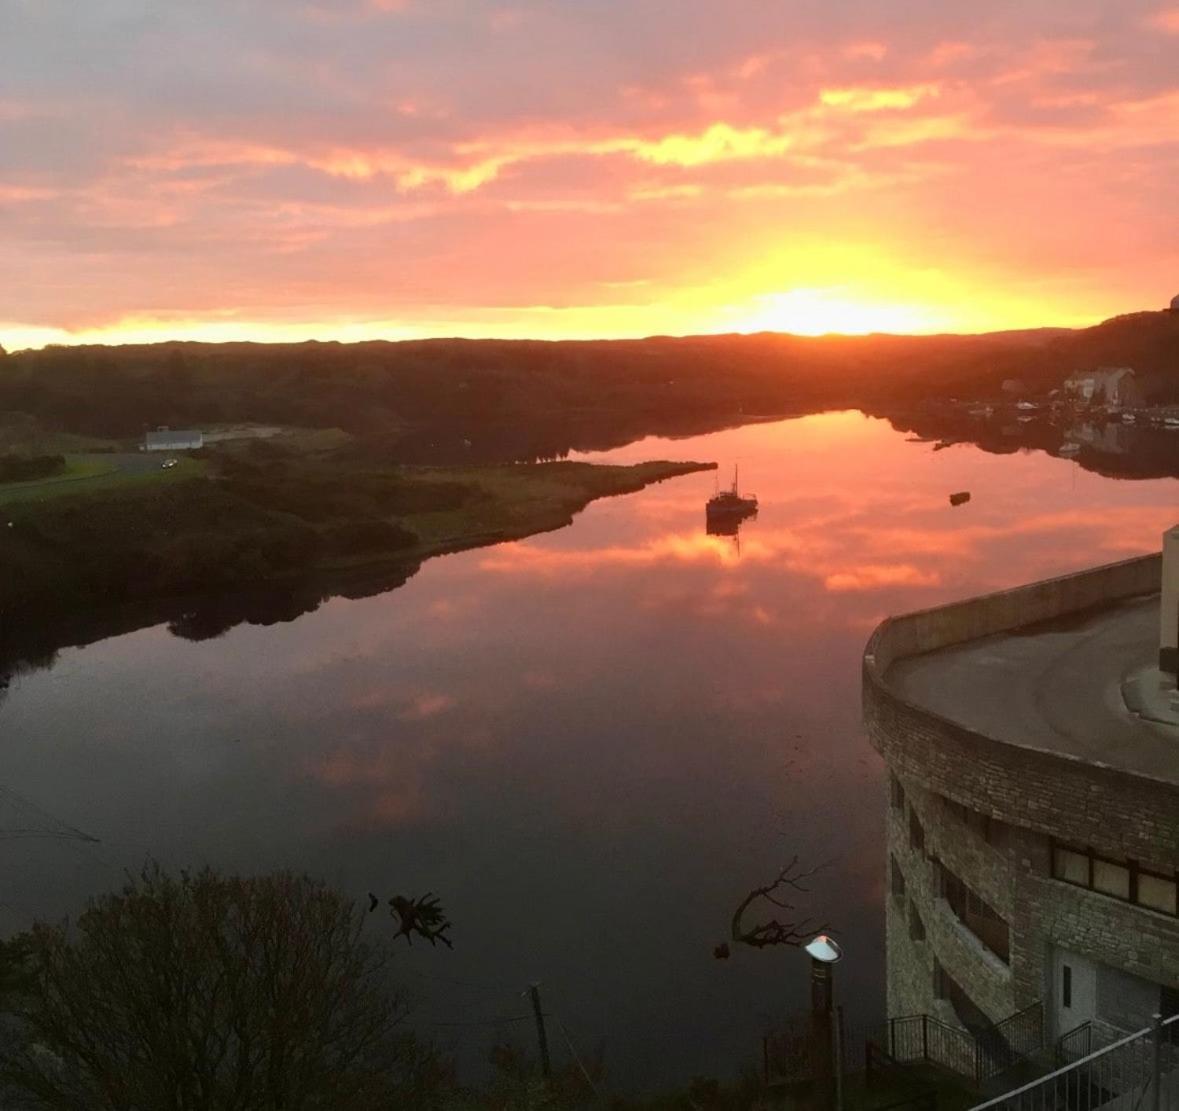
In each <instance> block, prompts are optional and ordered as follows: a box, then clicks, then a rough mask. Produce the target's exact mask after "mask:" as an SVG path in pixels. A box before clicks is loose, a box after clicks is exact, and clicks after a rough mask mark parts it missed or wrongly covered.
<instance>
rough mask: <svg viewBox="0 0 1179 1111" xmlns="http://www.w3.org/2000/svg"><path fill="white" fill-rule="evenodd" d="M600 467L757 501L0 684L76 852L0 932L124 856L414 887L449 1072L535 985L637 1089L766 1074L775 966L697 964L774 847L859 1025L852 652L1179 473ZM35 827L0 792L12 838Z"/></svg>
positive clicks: (824, 451)
mask: <svg viewBox="0 0 1179 1111" xmlns="http://www.w3.org/2000/svg"><path fill="white" fill-rule="evenodd" d="M588 458H608V459H611V460H620V461H627V462H630V461H638V460H642V459H651V458H673V459H707V460H717V461H719V462H721V464H722V467H723V468H724V473H723V476H722V479H723V480H724V481H727V480H728V478H729V468H731V466H732V465H733V463H734V462H739V463H740V466H741V474H742V486H743V488H748V489H749V490H751V491H753V492H755V493H757V494H758V496H759V497H760V499H761V506H762V508H761V512H760V515H759V517H758V518H757V520H755V521H750V522H747V523H746V524H745V526H744V527H743V528H742V530H741V534H740V549H739V551H738V548H737V545H736V542H735V541H734V540H733V539H731V538H728V537H714V536H708V535H706V534H705V531H704V513H703V505H704V502H705V500H706V499H707V497H708V496H709V495H710V494H711V493H712V490H713V484H714V481H715V480H714V476H713V475H712V474H707V473H706V474H699V475H691V476H687V477H685V478H680V479H676V480H673V481H670V482H667V483H664V484H661V485H659V486H655V487H651V488H649V489H647V490H646V491H644V492H642V493H640V494H637V495H632V496H628V497H624V498H614V499H608V500H605V501H601V502H598V503H595V504H594V505H592V506H591V507H589V509H587V511H586V512H585V513H583V514H582V515H581V516H580V517H578V518H577V520H576V522H575V524H574V525H573V527H572V528H568V529H565V530H562V531H560V532H556V533H550V534H547V535H544V536H538V537H534V538H532V539H530V540H527V541H524V542H520V543H515V544H508V545H502V546H499V547H495V548H488V549H483V550H479V551H473V552H466V553H462V554H459V555H455V556H449V557H446V558H444V559H438V560H432V561H430V562H429V563H427V564H426V566H425V567H424V568H423V570H422V571H421V572H420V573H419V574H418V575H416V576H415V577H414V578H412V579H411V580H410V581H409V582H408V583H407V584H406V585H405V586H404V587H402V588H400V589H397V590H394V591H391V592H389V593H387V594H384V595H380V596H377V597H373V598H367V599H361V600H356V601H349V600H344V599H337V600H334V601H332V602H329V603H327V604H325V605H324V606H322V607H321V608H320V609H319V610H318V611H317V612H315V613H313V614H309V615H307V616H304V617H302V618H300V619H298V620H296V621H293V622H289V623H286V624H278V625H272V626H269V627H257V626H248V625H243V626H238V627H236V628H234V629H232V630H231V631H230V632H228V633H227V634H225V635H224V636H222V637H220V638H219V639H216V640H210V641H204V642H197V643H194V642H190V641H185V640H181V639H179V638H177V637H174V636H172V635H170V634H169V633H168V631H167V629H166V628H165V627H163V626H160V627H156V628H148V629H143V630H140V631H138V632H135V633H132V634H129V635H123V636H118V637H114V638H112V639H108V640H105V641H102V642H100V643H97V644H94V645H91V646H89V647H86V648H82V649H70V650H65V651H63V652H61V653H60V654H59V656H58V657H57V659H56V662H55V663H54V664H53V666H51V667H49V668H46V669H42V670H37V671H33V672H32V673H30V674H27V675H24V676H22V677H20V678H18V679H16V680H15V681H14V682H13V684H12V687H11V689H10V690H9V692H8V695H7V698H6V699H4V700H3V701H0V785H3V786H4V787H7V788H8V789H10V790H12V791H15V792H18V793H19V795H20V796H21V797H22V798H24V799H27V800H29V801H30V802H32V803H34V804H35V805H36V806H38V807H40V808H42V809H43V810H44V811H47V812H49V813H51V814H52V815H53V816H54V817H55V818H56V819H58V820H60V821H62V822H66V823H68V824H69V825H72V826H75V827H78V828H80V829H82V830H85V831H86V832H88V833H90V834H92V835H94V836H96V837H98V838H100V839H101V843H100V844H98V845H95V846H88V845H86V844H84V843H82V842H79V841H72V840H52V839H47V838H0V927H2V928H4V929H8V930H11V929H15V928H19V927H22V926H24V925H27V924H28V921H29V919H30V917H31V915H33V914H39V915H49V916H59V915H64V914H67V913H76V912H77V910H78V909H79V908H80V907H81V905H82V903H83V901H84V899H85V896H86V895H87V894H89V893H92V892H96V891H101V890H105V889H108V888H110V887H112V886H114V885H116V884H117V883H118V882H119V880H120V878H121V875H122V869H123V868H125V867H128V866H130V867H134V866H136V865H137V864H139V863H141V862H142V861H143V860H144V858H145V857H146V856H147V855H149V854H150V855H152V856H154V857H155V858H157V859H159V860H161V861H163V862H164V863H165V864H168V865H171V866H181V865H196V864H202V863H206V862H208V863H211V864H213V865H215V866H217V867H220V868H230V869H242V870H251V871H253V870H261V869H269V868H279V867H287V868H295V869H299V870H305V871H308V872H311V873H313V874H315V875H318V876H323V877H326V878H327V879H329V880H330V881H332V882H333V883H335V884H337V885H338V886H339V887H340V888H342V889H343V890H345V891H347V892H349V893H352V894H355V895H356V896H357V897H358V898H363V897H364V895H365V893H366V892H367V891H369V890H372V891H375V892H377V893H378V894H380V895H381V896H382V898H387V897H388V896H389V895H392V894H394V893H404V894H421V893H423V892H425V891H426V890H432V891H435V892H437V893H438V894H440V896H441V898H442V901H443V906H444V907H445V909H446V911H447V912H448V914H449V915H450V917H451V918H452V920H453V921H454V923H455V925H454V934H453V936H454V939H455V949H454V951H453V952H449V951H446V950H443V949H438V950H431V949H430V948H429V947H423V946H421V945H420V944H419V945H417V946H415V947H414V948H413V949H412V950H410V949H405V950H403V954H402V955H403V966H404V970H405V978H406V982H407V983H408V984H409V985H411V986H412V987H413V989H414V990H415V992H416V994H417V995H418V997H419V1000H420V1004H419V1008H418V1011H417V1013H416V1016H415V1021H416V1022H418V1023H419V1024H420V1025H421V1026H422V1028H423V1029H424V1030H426V1031H428V1032H430V1033H432V1034H433V1035H434V1036H436V1037H437V1038H438V1039H439V1040H440V1041H441V1042H442V1043H443V1044H445V1045H447V1046H450V1047H451V1048H452V1049H453V1050H454V1052H455V1053H456V1055H457V1056H458V1059H459V1060H460V1062H461V1063H462V1064H463V1065H464V1067H467V1068H473V1067H475V1066H476V1064H477V1063H478V1062H479V1061H480V1060H481V1059H482V1058H483V1056H484V1055H485V1052H486V1050H487V1048H488V1046H489V1045H490V1044H492V1042H493V1041H495V1040H497V1039H503V1038H512V1039H515V1040H516V1041H518V1042H519V1043H520V1044H522V1045H529V1044H531V1040H532V1036H533V1031H532V1027H531V1026H530V1024H529V1021H528V1020H527V1017H526V1016H527V1013H528V1005H527V1001H526V1000H525V999H522V998H521V992H522V991H524V990H525V989H526V987H527V985H528V983H529V982H530V981H533V980H539V981H540V982H541V984H542V987H541V993H542V996H543V998H544V1002H545V1006H546V1009H548V1010H549V1011H550V1012H551V1013H552V1014H553V1015H555V1016H556V1018H557V1019H559V1020H560V1022H561V1023H562V1024H563V1025H564V1027H565V1028H566V1029H567V1031H568V1034H569V1037H570V1039H571V1040H572V1043H573V1044H574V1045H575V1046H576V1047H577V1050H578V1052H579V1053H580V1054H581V1055H582V1056H583V1057H584V1056H589V1055H591V1054H592V1053H594V1052H595V1050H596V1049H597V1048H599V1047H600V1048H602V1049H603V1051H604V1055H605V1062H606V1068H607V1074H608V1077H609V1080H610V1083H611V1084H612V1085H613V1086H616V1087H632V1088H634V1087H650V1086H654V1085H659V1084H661V1083H664V1082H669V1081H674V1080H676V1079H680V1078H686V1077H688V1076H690V1075H693V1074H706V1075H708V1074H711V1075H722V1076H724V1075H731V1074H732V1073H734V1072H735V1071H736V1070H737V1069H738V1068H740V1067H741V1066H742V1065H745V1064H752V1063H756V1061H757V1058H758V1053H759V1045H760V1036H761V1033H762V1031H763V1028H764V1026H765V1024H766V1022H767V1021H769V1020H770V1019H771V1018H772V1017H773V1016H779V1015H784V1014H786V1013H792V1012H796V1011H798V1010H800V1009H802V1008H804V1007H805V1006H806V1000H807V997H806V960H805V957H804V956H803V955H802V954H801V953H800V952H799V951H797V950H792V949H778V950H766V951H760V952H754V951H751V950H744V951H738V952H736V953H735V954H734V956H733V958H732V959H730V960H728V961H717V960H715V959H714V958H713V956H712V949H713V946H714V945H715V944H716V943H717V942H719V941H721V940H723V939H724V938H725V937H726V936H727V934H728V930H729V918H730V916H731V914H732V911H733V909H734V908H735V906H736V904H737V902H738V901H739V900H740V898H741V897H742V895H743V894H744V893H745V892H746V891H748V890H749V889H750V888H752V887H754V886H757V885H760V884H762V883H765V882H768V880H769V879H770V878H772V876H773V875H774V874H775V873H776V872H777V870H778V868H779V867H781V866H782V864H784V863H785V862H786V861H787V860H789V859H790V858H792V857H794V856H796V855H797V857H798V858H799V861H800V862H801V864H802V866H804V867H807V868H812V867H818V868H819V870H818V871H817V872H816V874H815V875H814V877H813V878H812V879H811V880H810V881H809V882H808V884H807V886H808V887H809V889H810V890H809V892H807V893H801V892H800V893H798V894H797V903H798V911H797V914H796V916H797V917H802V916H804V915H807V914H809V915H811V916H812V917H813V918H814V919H815V921H816V922H817V923H819V924H822V925H825V926H827V927H829V929H830V930H831V931H832V932H835V933H837V935H838V936H839V938H840V940H841V941H842V943H843V945H844V949H845V953H846V959H845V960H844V962H843V963H842V964H841V965H840V966H839V968H838V975H837V988H836V991H837V996H838V997H839V998H840V999H841V1000H842V1001H843V1002H844V1003H845V1005H846V1006H847V1007H848V1009H849V1010H850V1011H851V1012H852V1013H853V1015H854V1016H856V1017H859V1018H862V1019H867V1018H869V1017H874V1016H875V1015H877V1014H879V1013H882V1010H883V988H882V985H883V978H884V977H883V956H884V953H883V936H882V934H883V922H882V919H883V915H882V909H881V907H882V891H883V884H884V852H883V816H884V790H883V784H882V774H881V766H880V762H879V760H878V759H877V758H876V756H875V754H874V753H873V752H872V751H871V749H870V748H869V746H868V744H867V742H866V741H865V739H864V736H863V732H862V730H861V727H860V724H859V655H860V652H861V649H862V646H863V643H864V641H865V640H866V638H867V636H868V635H869V633H870V632H871V630H872V628H873V626H874V625H875V624H876V623H877V622H878V621H879V620H880V619H881V618H882V617H884V616H885V615H886V614H888V613H890V612H896V611H902V610H906V609H912V608H917V607H923V606H929V605H934V604H937V603H939V602H942V601H945V600H947V599H951V598H957V597H962V596H965V595H969V594H974V593H978V592H981V591H986V590H992V589H997V588H1001V587H1004V586H1010V585H1013V584H1016V583H1020V582H1024V581H1028V580H1031V579H1035V578H1039V577H1044V576H1047V575H1051V574H1056V573H1059V572H1063V571H1067V570H1070V569H1075V568H1080V567H1084V566H1088V565H1092V564H1095V563H1099V562H1103V561H1108V560H1113V559H1118V558H1122V557H1125V556H1129V555H1132V554H1136V553H1139V552H1145V551H1149V550H1152V549H1155V548H1157V546H1158V539H1159V534H1160V533H1161V531H1162V530H1163V529H1164V528H1165V527H1168V526H1169V525H1171V524H1173V523H1174V519H1175V515H1176V508H1175V496H1176V493H1177V492H1179V484H1177V483H1176V482H1175V481H1173V480H1158V481H1145V482H1126V481H1114V480H1110V479H1106V478H1101V477H1098V476H1096V475H1093V474H1090V473H1088V472H1086V471H1083V470H1080V469H1079V468H1078V467H1077V466H1076V465H1075V464H1074V463H1072V462H1068V461H1064V460H1060V459H1053V458H1050V457H1048V456H1046V455H1043V454H1040V453H1035V454H1012V455H1003V456H999V455H988V454H985V453H983V452H982V451H980V450H978V449H975V448H972V447H965V446H958V447H954V448H951V449H948V450H945V451H940V452H933V451H932V450H931V446H930V445H929V444H918V443H908V442H905V439H904V437H903V436H901V435H900V434H898V433H896V432H895V431H893V430H892V428H891V427H890V426H889V425H888V424H886V423H884V422H881V421H878V420H870V419H867V418H865V417H863V416H861V415H860V414H858V413H835V414H827V415H822V416H814V417H807V418H803V419H798V420H791V421H782V422H778V423H772V424H761V425H752V426H747V427H745V428H742V429H736V430H732V431H727V432H722V433H716V434H712V435H707V436H701V437H698V438H694V439H686V440H680V441H661V440H648V441H643V442H641V443H638V444H633V445H631V446H630V447H627V448H624V449H620V450H618V451H614V452H610V453H607V454H605V455H602V456H591V457H588ZM958 490H969V491H970V492H971V494H972V498H971V500H970V502H969V503H967V504H966V505H962V506H959V507H956V508H951V507H950V505H949V502H948V494H949V493H950V492H952V491H958ZM6 806H7V809H6ZM26 820H27V815H26V816H25V817H24V818H22V817H21V816H20V815H19V814H18V813H17V811H16V810H15V809H14V808H13V806H12V805H11V803H6V802H5V800H4V799H2V798H0V828H9V829H11V828H14V827H15V826H19V825H20V824H21V822H22V821H26ZM776 913H778V914H779V915H780V916H788V912H781V911H778V912H776ZM372 922H373V928H374V929H377V928H384V923H383V922H382V921H381V920H379V919H378V918H377V917H376V916H374V918H373V919H372ZM501 1020H502V1021H501ZM552 1025H553V1027H554V1028H553V1029H552V1030H551V1031H550V1040H551V1042H552V1043H553V1045H554V1053H555V1056H557V1057H558V1058H559V1059H560V1058H567V1054H568V1049H567V1045H566V1042H565V1038H564V1036H563V1034H562V1033H561V1031H560V1029H559V1028H558V1027H557V1026H556V1023H555V1022H553V1023H552Z"/></svg>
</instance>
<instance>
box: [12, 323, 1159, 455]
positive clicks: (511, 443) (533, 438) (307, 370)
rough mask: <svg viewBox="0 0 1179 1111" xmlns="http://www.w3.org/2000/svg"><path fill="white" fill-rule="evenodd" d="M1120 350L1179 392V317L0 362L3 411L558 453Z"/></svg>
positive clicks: (971, 387) (133, 424) (311, 346)
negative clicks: (965, 329)
mask: <svg viewBox="0 0 1179 1111" xmlns="http://www.w3.org/2000/svg"><path fill="white" fill-rule="evenodd" d="M1109 364H1115V365H1129V366H1133V367H1135V369H1136V370H1137V371H1138V372H1139V374H1140V375H1143V376H1145V377H1146V378H1147V379H1148V380H1149V381H1150V382H1151V383H1152V390H1153V391H1154V393H1155V394H1156V395H1157V397H1158V399H1159V400H1163V401H1171V400H1179V314H1175V313H1168V312H1161V313H1136V314H1133V315H1130V316H1125V317H1118V318H1115V319H1113V320H1109V321H1106V322H1105V323H1103V324H1100V325H1097V326H1096V327H1094V328H1088V329H1084V330H1080V331H1075V332H1061V331H1060V330H1053V329H1047V330H1037V331H1030V332H1009V333H994V334H990V335H982V336H887V335H876V336H824V337H817V338H812V337H800V336H790V335H779V334H775V333H763V334H759V335H750V336H742V335H722V336H694V337H685V338H665V337H654V338H650V339H645V340H614V341H577V342H575V341H563V342H541V341H525V340H521V341H506V340H504V341H501V340H420V341H408V342H399V343H389V342H383V341H372V342H366V343H352V344H341V343H334V342H333V343H316V342H308V343H300V344H253V343H229V344H199V343H162V344H153V345H129V346H122V347H97V346H90V347H60V346H58V347H47V348H44V349H42V350H39V351H21V352H16V353H13V354H9V355H8V356H6V357H4V358H0V413H3V412H19V413H26V414H31V415H33V416H35V417H37V418H38V419H39V420H42V421H43V422H46V423H47V424H49V425H50V426H52V427H56V428H60V429H63V430H66V431H70V432H76V433H82V434H89V435H95V436H105V437H110V438H114V439H122V438H128V437H137V436H139V435H141V434H142V432H143V430H144V429H145V428H154V427H156V426H157V425H171V426H173V427H184V426H208V425H211V424H221V423H235V422H247V421H248V422H261V423H272V424H284V425H295V426H301V427H339V428H342V429H345V430H347V431H350V432H352V433H354V434H359V435H376V436H380V437H381V438H382V439H384V440H387V441H389V442H392V443H394V444H396V445H400V447H401V450H402V458H403V460H404V461H412V457H413V456H414V455H415V453H416V454H418V455H423V454H429V453H430V451H431V449H432V450H433V456H434V457H435V458H436V457H438V455H439V453H440V452H445V453H447V454H449V455H451V456H453V457H463V458H475V459H486V458H521V457H531V458H537V457H548V458H555V457H558V456H560V455H561V454H563V453H566V452H568V451H569V450H570V449H571V448H581V447H600V446H606V444H608V443H609V442H611V441H614V442H620V441H619V437H623V438H634V437H636V436H639V435H642V434H644V433H648V432H669V433H675V432H677V431H680V430H684V431H701V430H703V429H704V428H705V427H717V426H720V425H722V424H723V423H725V422H729V423H734V422H739V421H741V420H743V419H748V418H750V417H753V416H758V415H770V414H785V413H795V412H808V411H817V410H821V409H824V408H831V407H862V408H868V409H880V408H887V407H888V406H889V405H890V404H893V403H904V402H910V401H913V400H916V399H920V398H927V397H930V396H947V397H948V396H958V397H973V396H979V397H982V396H988V395H993V394H995V393H997V392H998V390H999V387H1000V384H1001V383H1002V381H1003V380H1005V379H1009V378H1019V379H1021V380H1023V381H1024V382H1026V383H1028V384H1029V387H1030V388H1031V389H1032V390H1033V391H1035V390H1042V391H1045V392H1046V391H1047V389H1049V388H1051V387H1052V386H1054V385H1058V384H1059V383H1060V382H1061V381H1062V380H1063V378H1064V377H1066V376H1067V375H1068V374H1070V373H1072V372H1073V371H1074V370H1076V369H1078V368H1086V367H1094V366H1099V365H1109Z"/></svg>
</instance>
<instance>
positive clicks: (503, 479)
mask: <svg viewBox="0 0 1179 1111" xmlns="http://www.w3.org/2000/svg"><path fill="white" fill-rule="evenodd" d="M695 469H699V465H697V464H688V465H684V464H677V463H664V462H653V463H642V464H639V465H638V466H635V467H612V466H603V465H599V464H590V463H531V464H528V465H526V466H525V465H505V466H478V467H438V468H430V467H422V468H414V479H415V481H419V482H423V483H425V482H429V481H430V480H431V478H435V479H436V480H437V481H440V482H441V481H446V482H458V483H462V484H464V485H469V486H470V487H472V488H473V489H475V490H477V491H478V492H479V494H478V496H477V497H474V498H471V499H469V500H468V501H466V502H465V503H464V504H463V505H461V506H459V507H456V508H454V509H447V510H443V511H440V512H435V513H414V514H412V515H408V516H406V517H405V518H404V519H403V520H404V523H405V524H406V525H407V526H408V527H409V528H411V529H412V530H413V531H414V532H415V533H417V535H418V536H419V537H420V539H421V543H422V547H423V548H424V549H426V550H427V551H428V550H429V549H431V548H442V547H447V546H449V545H451V544H462V543H463V542H464V541H470V540H472V539H474V538H476V537H480V536H488V537H491V536H496V535H502V536H504V537H505V538H506V537H517V536H526V535H529V534H532V533H535V532H541V531H544V530H546V529H553V528H559V527H560V526H561V525H563V524H566V523H567V522H568V521H569V520H570V518H571V517H572V516H573V514H575V513H577V512H578V511H579V510H581V509H582V508H583V507H584V506H585V505H586V504H587V503H588V502H590V501H593V500H594V499H595V498H601V497H609V496H611V495H616V494H628V493H633V492H634V491H636V490H641V489H642V488H643V487H644V486H646V485H647V484H648V483H650V482H656V481H660V480H661V479H665V478H671V477H674V476H675V475H678V474H684V473H687V472H688V471H691V470H695Z"/></svg>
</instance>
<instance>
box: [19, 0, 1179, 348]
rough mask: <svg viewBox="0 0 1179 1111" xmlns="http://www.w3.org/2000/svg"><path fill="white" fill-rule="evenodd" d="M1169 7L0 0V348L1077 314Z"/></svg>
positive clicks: (1044, 2)
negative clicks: (163, 341)
mask: <svg viewBox="0 0 1179 1111" xmlns="http://www.w3.org/2000/svg"><path fill="white" fill-rule="evenodd" d="M1177 180H1179V6H1177V5H1176V2H1175V0H1020V2H1008V0H991V2H989V3H979V2H977V0H975V2H971V3H967V2H965V0H821V2H820V0H201V2H200V3H192V2H191V0H85V2H84V3H82V2H79V0H0V344H3V345H4V346H5V347H6V348H8V349H9V350H13V349H18V348H22V347H37V346H42V345H44V344H46V343H63V342H64V343H71V342H116V343H117V342H139V341H147V340H161V339H168V338H183V339H206V340H218V339H259V340H302V339H307V338H319V339H341V340H354V339H364V338H373V337H386V338H391V339H397V338H408V337H414V336H426V335H467V336H534V337H541V338H562V337H612V336H642V335H651V334H685V333H700V332H728V331H758V330H765V329H772V330H781V331H793V332H799V333H805V334H818V333H822V332H828V331H842V332H868V331H893V332H936V331H987V330H995V329H1002V328H1020V327H1032V326H1038V325H1060V326H1080V325H1085V324H1089V323H1094V322H1096V321H1098V320H1101V319H1104V318H1106V317H1109V316H1112V315H1115V314H1117V313H1121V312H1129V311H1134V310H1137V309H1142V308H1159V307H1162V305H1164V304H1165V303H1166V302H1167V301H1168V300H1169V299H1170V297H1171V296H1172V295H1173V294H1175V293H1177V292H1179V208H1177V205H1176V192H1175V190H1176V181H1177Z"/></svg>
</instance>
